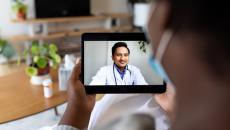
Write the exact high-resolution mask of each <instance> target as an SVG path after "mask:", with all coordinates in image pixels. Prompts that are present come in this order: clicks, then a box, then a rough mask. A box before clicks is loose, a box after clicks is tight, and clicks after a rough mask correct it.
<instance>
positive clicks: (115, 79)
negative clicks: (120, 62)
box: [113, 63, 134, 85]
mask: <svg viewBox="0 0 230 130" xmlns="http://www.w3.org/2000/svg"><path fill="white" fill-rule="evenodd" d="M114 68H115V63H114V64H113V77H114V81H115V84H116V85H117V78H116V76H115V72H114ZM125 69H126V70H128V71H129V74H130V79H131V74H132V73H131V71H130V70H129V68H128V65H127V66H126V67H125ZM132 84H134V82H133V83H132ZM125 85H126V82H125Z"/></svg>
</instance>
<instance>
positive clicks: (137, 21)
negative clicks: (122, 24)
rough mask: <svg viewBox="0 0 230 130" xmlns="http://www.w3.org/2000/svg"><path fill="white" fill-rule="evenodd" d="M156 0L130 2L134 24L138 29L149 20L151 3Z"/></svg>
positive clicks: (131, 0) (134, 0) (132, 0)
mask: <svg viewBox="0 0 230 130" xmlns="http://www.w3.org/2000/svg"><path fill="white" fill-rule="evenodd" d="M153 1H154V0H129V3H130V4H131V6H132V13H133V14H132V15H133V24H134V26H136V27H143V26H145V25H146V23H147V20H148V12H149V11H150V7H151V4H150V3H151V2H153Z"/></svg>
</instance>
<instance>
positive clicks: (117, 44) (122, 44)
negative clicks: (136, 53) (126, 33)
mask: <svg viewBox="0 0 230 130" xmlns="http://www.w3.org/2000/svg"><path fill="white" fill-rule="evenodd" d="M118 47H125V48H127V50H128V52H129V54H130V50H129V48H128V46H127V44H126V43H125V42H117V43H115V44H114V45H113V47H112V56H114V54H115V52H116V49H117V48H118Z"/></svg>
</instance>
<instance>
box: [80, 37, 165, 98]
mask: <svg viewBox="0 0 230 130" xmlns="http://www.w3.org/2000/svg"><path fill="white" fill-rule="evenodd" d="M84 41H146V37H145V35H144V33H84V34H82V39H81V43H82V46H81V57H82V58H81V64H82V67H81V80H82V83H83V84H84ZM84 87H85V90H86V93H88V94H99V93H102V94H104V93H164V92H165V91H166V83H165V82H164V83H163V85H135V87H133V85H109V86H108V85H107V86H106V85H96V86H93V85H84Z"/></svg>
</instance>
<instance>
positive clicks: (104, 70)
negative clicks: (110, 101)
mask: <svg viewBox="0 0 230 130" xmlns="http://www.w3.org/2000/svg"><path fill="white" fill-rule="evenodd" d="M129 54H130V50H129V48H128V46H127V44H126V43H125V42H117V43H116V44H114V46H113V47H112V60H113V61H114V63H113V64H112V65H108V66H105V67H101V68H100V70H99V71H98V72H97V74H96V75H95V76H94V77H93V78H92V81H91V83H90V85H147V82H146V81H145V79H144V77H143V76H142V74H141V72H140V70H139V69H138V68H137V67H135V66H133V65H130V64H128V62H129Z"/></svg>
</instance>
